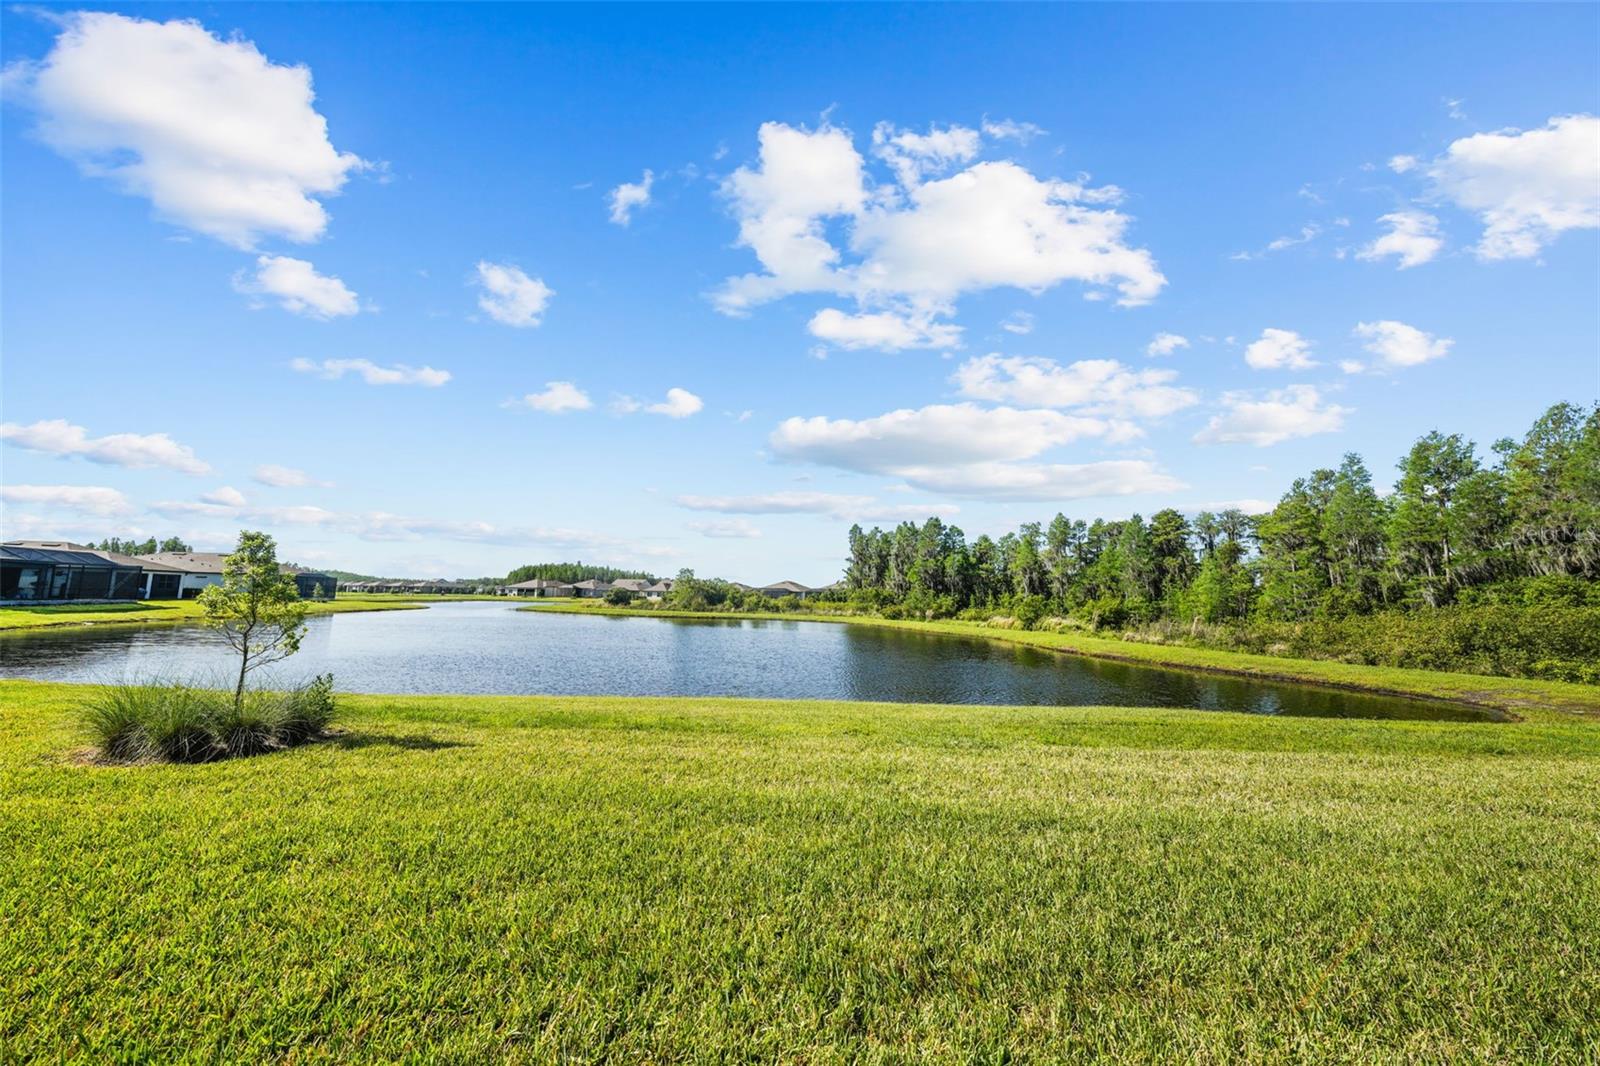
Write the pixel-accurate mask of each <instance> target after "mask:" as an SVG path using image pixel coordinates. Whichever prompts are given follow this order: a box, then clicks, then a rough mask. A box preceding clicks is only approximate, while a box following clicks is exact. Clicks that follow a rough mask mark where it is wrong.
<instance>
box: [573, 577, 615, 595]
mask: <svg viewBox="0 0 1600 1066" xmlns="http://www.w3.org/2000/svg"><path fill="white" fill-rule="evenodd" d="M610 591H611V583H610V582H609V581H600V580H598V579H596V578H592V577H591V578H590V579H589V580H587V581H578V582H575V583H574V584H573V586H572V594H573V595H574V596H580V597H582V598H584V599H589V600H597V599H599V598H600V597H602V596H604V595H605V594H606V593H608V592H610Z"/></svg>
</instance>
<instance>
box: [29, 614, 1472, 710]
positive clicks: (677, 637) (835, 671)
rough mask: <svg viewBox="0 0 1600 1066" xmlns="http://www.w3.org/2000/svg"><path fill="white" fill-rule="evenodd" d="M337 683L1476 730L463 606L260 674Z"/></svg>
mask: <svg viewBox="0 0 1600 1066" xmlns="http://www.w3.org/2000/svg"><path fill="white" fill-rule="evenodd" d="M236 661H237V660H235V659H234V658H233V653H232V652H231V651H230V650H229V649H228V648H227V646H226V645H224V644H223V643H222V642H221V639H220V638H219V636H218V635H217V634H216V633H214V632H212V631H210V630H207V629H204V628H201V627H199V626H143V627H136V626H106V627H102V628H88V629H60V630H55V631H49V630H46V631H33V632H27V633H20V634H10V635H7V636H5V637H4V638H3V639H0V677H25V678H35V679H39V680H49V681H80V682H82V681H88V682H113V681H124V680H130V681H131V680H142V679H153V678H163V679H184V680H194V681H209V682H217V683H222V682H223V679H225V678H226V677H227V676H228V670H229V667H230V664H232V663H234V662H236ZM324 672H332V674H333V675H334V681H335V684H336V686H337V687H338V688H339V689H340V690H342V691H346V692H386V693H483V694H505V695H509V694H536V693H537V694H549V695H607V696H760V697H770V698H776V699H840V700H886V701H900V702H917V703H989V704H1046V705H1109V706H1141V707H1196V708H1201V709H1206V710H1228V711H1247V712H1251V713H1255V714H1285V715H1312V716H1318V717H1349V718H1405V719H1431V720H1459V721H1472V720H1483V719H1488V718H1492V717H1493V716H1492V715H1490V714H1488V713H1486V712H1480V711H1476V710H1474V709H1472V708H1467V707H1461V706H1457V705H1453V704H1447V703H1436V702H1429V701H1422V700H1411V699H1400V698H1394V697H1387V696H1373V695H1364V694H1361V693H1353V692H1343V691H1340V690H1337V689H1324V688H1316V687H1311V686H1304V685H1291V684H1277V683H1272V682H1263V681H1253V680H1245V679H1240V678H1230V677H1223V676H1218V675H1211V674H1200V673H1190V672H1187V671H1182V670H1168V669H1159V668H1152V667H1145V666H1132V665H1128V664H1125V663H1115V662H1106V661H1103V660H1096V659H1087V658H1083V657H1081V656H1073V655H1063V654H1059V653H1056V652H1050V651H1043V650H1040V649H1036V648H1025V647H1020V646H1017V645H1010V644H1003V643H999V642H996V641H989V640H983V639H981V638H975V637H974V638H968V637H958V636H950V635H947V634H939V633H918V632H914V631H907V630H903V629H883V628H877V627H872V626H853V625H842V624H838V623H829V622H790V621H759V620H752V619H739V618H729V619H726V620H723V619H715V620H701V619H669V618H649V617H616V616H604V615H572V614H557V613H553V612H552V613H545V612H542V611H538V610H533V611H518V610H517V609H516V608H515V606H513V605H511V604H504V603H481V602H477V603H475V602H457V603H443V604H436V605H433V606H430V607H428V608H426V609H425V610H410V611H377V612H370V613H356V614H338V615H324V616H321V617H318V618H313V619H312V620H311V621H310V623H309V625H308V627H307V632H306V636H305V640H304V642H303V643H302V644H301V650H300V653H299V654H298V655H296V656H294V658H292V659H289V660H287V661H286V662H283V663H279V664H276V665H274V666H272V667H269V668H267V669H266V670H263V671H261V674H262V675H264V676H266V677H268V678H270V679H273V680H278V681H298V680H300V679H303V678H306V677H309V676H311V675H313V674H318V673H324Z"/></svg>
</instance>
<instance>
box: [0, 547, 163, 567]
mask: <svg viewBox="0 0 1600 1066" xmlns="http://www.w3.org/2000/svg"><path fill="white" fill-rule="evenodd" d="M109 555H110V553H109V552H97V551H79V550H76V549H65V548H28V547H23V546H22V545H20V544H3V545H0V559H3V560H5V561H6V562H8V563H34V564H36V565H42V566H91V567H96V568H105V569H113V570H124V569H137V568H138V566H139V563H138V561H137V560H133V561H131V562H128V563H122V562H118V561H116V560H114V559H111V558H109V557H108V556H109ZM124 558H127V557H126V556H124Z"/></svg>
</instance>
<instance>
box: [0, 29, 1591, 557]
mask: <svg viewBox="0 0 1600 1066" xmlns="http://www.w3.org/2000/svg"><path fill="white" fill-rule="evenodd" d="M0 28H3V32H4V38H3V46H0V47H3V57H4V60H5V63H6V74H5V98H6V107H5V116H4V130H3V136H4V144H3V152H4V156H3V177H4V192H3V203H0V211H3V217H0V221H3V225H4V230H3V237H0V241H3V247H0V251H3V254H4V264H5V274H4V281H5V285H4V291H3V297H0V299H3V308H0V309H3V327H0V328H3V331H4V332H3V342H4V382H3V384H4V393H3V400H0V403H3V410H0V414H3V419H4V422H5V427H4V430H3V436H4V438H5V444H4V446H3V454H0V461H3V463H4V468H3V478H0V481H3V493H4V503H5V525H6V533H7V535H8V536H29V537H33V536H47V535H59V536H65V537H74V538H90V537H93V538H95V539H98V537H99V536H103V535H107V534H127V533H130V532H137V533H155V534H158V535H166V534H168V533H177V534H180V535H182V536H184V537H186V538H187V539H189V540H191V541H193V542H194V543H195V544H196V545H197V546H199V547H211V548H222V547H226V546H227V544H228V543H229V542H231V539H232V537H233V535H234V533H235V532H236V531H237V530H238V529H239V528H241V527H252V528H265V529H268V530H269V531H271V532H272V533H274V534H275V535H276V536H277V537H278V538H279V540H280V542H281V544H282V546H283V554H284V555H285V556H287V557H289V558H293V559H296V560H299V561H304V562H310V563H315V564H319V565H327V566H339V567H345V568H349V569H355V570H361V571H366V572H375V573H384V574H409V575H415V576H432V575H456V574H473V575H476V574H485V573H498V572H504V571H505V570H506V569H508V568H509V567H511V566H513V565H516V564H519V563H523V562H530V561H537V560H552V559H571V558H580V557H581V558H583V559H584V560H586V561H595V562H611V563H621V564H635V565H640V566H643V567H646V568H649V569H652V570H655V571H657V572H663V573H669V572H673V571H676V570H677V569H678V568H679V567H682V566H689V567H693V568H695V569H696V570H698V571H699V572H701V573H713V574H721V575H723V576H727V577H730V578H736V579H741V580H746V581H762V582H765V581H770V580H776V579H778V578H795V579H798V580H801V581H807V582H815V583H822V582H825V581H828V580H831V579H833V578H834V577H835V576H837V573H838V570H839V567H840V557H841V555H842V551H843V545H844V531H845V529H846V528H847V526H848V525H849V523H850V522H851V521H854V520H860V521H862V522H863V523H864V524H872V523H873V522H878V523H880V524H888V523H892V522H894V521H896V520H898V519H899V518H902V517H915V518H918V519H920V518H922V517H925V516H926V515H927V514H929V513H939V514H941V515H943V516H944V517H946V518H948V519H950V520H952V521H954V522H956V523H957V524H959V525H961V526H962V527H963V528H964V529H965V530H966V531H967V532H968V534H969V535H976V534H978V533H980V532H989V533H992V534H998V533H1000V532H1003V531H1004V530H1006V529H1010V528H1014V527H1015V526H1016V524H1017V523H1019V522H1021V521H1026V520H1029V519H1047V518H1048V517H1049V516H1050V515H1052V514H1054V513H1055V512H1056V511H1058V510H1060V511H1064V512H1066V513H1067V514H1069V515H1071V516H1074V517H1086V518H1087V517H1094V516H1104V517H1122V516H1125V515H1127V514H1129V513H1132V512H1135V511H1139V512H1142V513H1144V514H1146V515H1148V514H1149V513H1151V512H1152V511H1154V510H1156V509H1158V508H1159V507H1162V506H1167V505H1176V506H1179V507H1182V508H1186V509H1199V508H1201V507H1206V506H1211V507H1215V506H1225V505H1228V504H1230V503H1234V502H1242V503H1244V504H1245V505H1246V506H1249V503H1248V501H1271V500H1273V499H1275V498H1276V497H1277V496H1278V495H1279V494H1280V493H1281V492H1282V491H1283V489H1284V488H1285V487H1286V486H1287V484H1288V482H1289V481H1290V480H1291V479H1292V478H1293V477H1295V476H1296V475H1298V474H1301V473H1304V472H1306V471H1308V470H1309V469H1311V468H1313V467H1315V466H1319V465H1332V464H1335V463H1336V462H1337V461H1338V458H1339V456H1340V455H1341V454H1342V453H1344V452H1346V451H1352V450H1353V451H1358V452H1361V453H1362V454H1363V455H1365V456H1366V457H1367V459H1368V462H1369V464H1370V465H1371V467H1372V468H1373V470H1374V473H1375V475H1376V477H1377V480H1378V481H1379V482H1380V484H1386V483H1387V482H1388V480H1389V477H1390V472H1391V471H1392V466H1393V463H1394V461H1395V459H1396V458H1397V457H1398V456H1399V455H1400V454H1401V453H1402V452H1403V451H1404V450H1405V448H1406V447H1407V446H1408V445H1409V443H1410V442H1411V440H1412V439H1414V438H1415V437H1416V436H1417V435H1419V434H1420V433H1422V432H1425V431H1426V430H1429V429H1433V428H1439V429H1443V430H1446V431H1459V432H1462V433H1465V434H1467V435H1469V436H1471V437H1472V438H1474V439H1476V440H1477V441H1479V442H1480V445H1481V446H1482V447H1484V448H1485V449H1486V448H1487V445H1488V444H1489V443H1490V442H1492V441H1493V440H1494V439H1496V438H1497V437H1500V436H1504V435H1509V434H1520V432H1522V431H1523V430H1524V429H1525V428H1526V426H1527V424H1528V423H1529V422H1530V421H1531V420H1532V419H1533V418H1534V417H1535V416H1536V415H1537V414H1538V413H1539V412H1540V411H1541V410H1542V409H1543V408H1545V407H1546V406H1548V405H1549V404H1551V403H1553V402H1556V401H1558V400H1572V401H1576V402H1583V403H1587V402H1592V401H1593V400H1594V399H1595V398H1596V395H1597V394H1600V311H1597V301H1596V292H1597V291H1600V239H1597V238H1600V136H1597V132H1596V130H1597V127H1600V121H1597V120H1596V119H1595V118H1594V116H1595V114H1596V113H1597V112H1600V60H1597V52H1596V48H1595V42H1596V40H1597V39H1600V8H1597V7H1595V6H1594V5H1565V6H1541V5H1516V6H1495V5H1471V6H1455V7H1450V6H1410V5H1394V6H1390V5H1365V6H1331V5H1323V6H1281V7H1280V6H1265V5H1251V6H1233V7H1210V6H1205V5H1183V6H1156V5H1150V6H1127V7H1124V6H1114V5H1094V6H1085V7H1064V6H1055V7H1025V6H1009V5H1007V6H970V7H886V6H864V5H863V6H848V7H816V6H814V7H789V6H774V5H762V6H752V7H733V6H712V7H672V6H666V5H659V6H643V7H626V8H611V7H600V6H585V7H573V8H567V7H542V6H519V5H484V6H477V5H438V6H435V5H398V6H384V5H375V4H368V5H348V6H346V5H320V6H311V5H272V6H255V5H248V4H220V5H170V4H152V5H141V6H138V7H124V8H117V7H105V8H70V9H69V8H52V9H41V8H37V7H33V8H10V9H7V10H6V11H5V12H4V14H3V27H0ZM313 94H314V95H313ZM646 171H648V172H649V173H650V174H651V180H650V181H649V182H648V188H647V189H646V188H645V186H646V184H647V183H646V181H645V173H646ZM619 194H620V197H621V199H620V201H619V200H618V197H619ZM1162 336H1165V337H1166V338H1167V339H1166V341H1165V343H1161V342H1158V340H1157V339H1158V338H1160V337H1162ZM1174 338H1181V342H1180V340H1177V339H1174ZM585 404H586V405H587V406H584V405H585Z"/></svg>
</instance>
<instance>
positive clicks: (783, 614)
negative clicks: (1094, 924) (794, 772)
mask: <svg viewBox="0 0 1600 1066" xmlns="http://www.w3.org/2000/svg"><path fill="white" fill-rule="evenodd" d="M524 609H525V610H537V611H555V612H560V613H565V614H605V615H616V616H627V617H645V618H651V617H653V618H704V619H719V620H724V621H737V620H739V619H751V620H755V621H787V622H833V623H838V624H841V625H865V626H879V627H883V628H888V629H909V630H914V631H917V632H928V633H949V634H952V635H955V636H963V637H980V638H982V639H985V640H996V641H1001V642H1004V643H1007V644H1024V645H1027V646H1029V647H1034V648H1047V649H1050V650H1052V651H1060V652H1064V653H1068V654H1072V655H1087V656H1090V657H1092V658H1098V659H1115V660H1119V661H1125V662H1130V663H1142V664H1145V665H1150V666H1169V667H1174V668H1177V669H1183V670H1200V671H1206V672H1212V673H1222V674H1233V675H1237V676H1240V677H1256V678H1262V679H1268V680H1280V681H1296V682H1305V683H1308V684H1316V685H1328V686H1333V687H1336V688H1349V689H1355V690H1359V691H1363V692H1377V693H1387V694H1390V695H1395V696H1417V697H1423V698H1429V699H1442V700H1455V701H1458V702H1462V703H1470V704H1473V705H1475V706H1480V707H1487V708H1490V709H1492V710H1496V711H1501V712H1503V713H1506V714H1509V715H1512V716H1514V717H1517V718H1526V719H1532V720H1536V721H1542V720H1546V719H1550V720H1561V719H1564V718H1570V717H1572V716H1574V715H1577V716H1582V717H1591V718H1594V719H1595V720H1596V721H1600V686H1595V685H1579V684H1572V683H1569V682H1564V681H1535V680H1530V679H1525V678H1513V677H1486V676H1484V675H1482V674H1452V673H1445V672H1442V671H1438V670H1411V669H1404V668H1400V667H1390V666H1367V665H1364V664H1361V663H1339V662H1328V661H1324V660H1318V659H1289V658H1284V657H1282V656H1277V655H1252V654H1247V653H1244V652H1235V651H1220V650H1217V649H1212V648H1187V647H1179V646H1175V645H1170V644H1142V643H1138V642H1136V641H1129V640H1119V639H1117V638H1116V637H1109V636H1098V635H1095V634H1092V633H1085V632H1081V631H1077V630H1065V631H1063V632H1059V633H1058V632H1051V631H1033V630H1026V629H1001V628H994V627H989V626H984V625H980V624H979V623H976V622H958V621H940V622H922V621H908V620H891V619H887V618H878V617H875V616H873V615H844V614H809V613H806V612H802V611H773V612H760V613H744V612H728V611H702V612H691V611H668V610H662V609H660V608H648V607H611V606H608V605H606V604H603V603H596V602H593V601H589V602H584V601H573V600H569V601H564V602H562V603H551V604H549V605H547V606H538V607H527V608H524Z"/></svg>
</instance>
